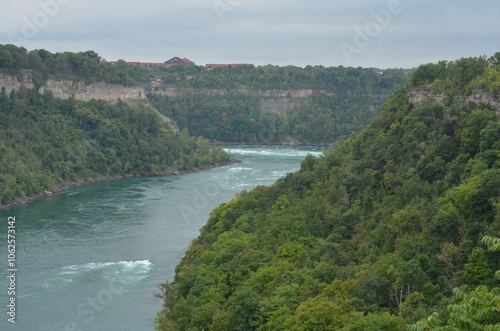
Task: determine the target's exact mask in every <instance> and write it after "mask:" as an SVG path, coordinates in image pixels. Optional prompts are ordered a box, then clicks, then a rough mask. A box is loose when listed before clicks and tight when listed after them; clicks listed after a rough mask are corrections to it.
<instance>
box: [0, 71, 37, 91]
mask: <svg viewBox="0 0 500 331" xmlns="http://www.w3.org/2000/svg"><path fill="white" fill-rule="evenodd" d="M23 85H24V87H26V88H33V87H34V85H33V82H32V81H31V79H29V80H28V79H23V80H22V81H19V79H17V77H14V76H9V75H3V74H0V90H1V89H2V87H5V91H6V92H7V93H10V92H11V91H12V90H16V91H17V90H19V89H20V88H21V87H22V86H23Z"/></svg>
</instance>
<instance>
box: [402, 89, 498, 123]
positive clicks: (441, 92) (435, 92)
mask: <svg viewBox="0 0 500 331" xmlns="http://www.w3.org/2000/svg"><path fill="white" fill-rule="evenodd" d="M407 94H408V99H409V101H410V103H412V104H413V105H415V106H418V105H420V104H422V103H424V102H427V101H432V102H436V103H438V104H440V105H444V100H445V95H446V90H445V89H435V88H430V87H422V86H416V87H409V88H408V92H407ZM460 99H461V100H462V101H464V102H473V103H475V104H478V105H485V106H489V107H490V108H491V109H493V110H494V111H495V112H496V114H497V115H498V116H500V99H498V98H494V97H492V96H491V95H490V93H489V92H488V91H487V90H482V89H479V90H476V91H475V92H474V93H472V94H471V95H469V96H461V97H460Z"/></svg>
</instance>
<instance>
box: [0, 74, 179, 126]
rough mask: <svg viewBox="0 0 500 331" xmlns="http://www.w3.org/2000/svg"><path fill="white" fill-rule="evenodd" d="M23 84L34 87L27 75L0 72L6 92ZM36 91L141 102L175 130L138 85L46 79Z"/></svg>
mask: <svg viewBox="0 0 500 331" xmlns="http://www.w3.org/2000/svg"><path fill="white" fill-rule="evenodd" d="M23 86H24V87H25V88H34V87H35V85H34V84H33V81H32V79H31V78H30V77H28V76H24V77H21V78H19V77H14V76H10V75H5V74H0V89H2V88H5V90H6V92H7V93H10V92H11V91H12V90H19V89H20V88H21V87H23ZM38 91H39V92H40V93H44V92H46V91H50V92H52V94H53V95H54V97H56V98H58V99H68V98H71V97H73V98H75V99H77V100H81V101H90V100H92V99H96V100H104V101H106V102H111V103H113V102H117V101H118V100H122V101H124V102H126V103H128V104H129V105H131V106H136V105H138V104H141V103H142V104H145V105H146V106H148V107H150V108H151V109H153V110H154V111H155V112H156V113H157V114H158V115H159V117H160V119H161V120H162V121H163V122H164V123H167V124H168V125H169V126H170V127H171V129H172V130H174V131H177V128H176V126H175V125H174V124H173V122H172V121H171V120H170V119H169V118H167V117H165V116H164V115H162V114H161V113H160V112H159V111H158V110H157V109H156V108H154V107H153V106H151V105H150V104H149V102H148V100H147V98H146V90H145V89H144V88H142V87H139V86H131V87H129V86H123V85H116V84H106V83H93V84H86V83H84V82H82V81H71V80H55V79H48V80H47V82H46V83H45V84H44V85H43V86H42V87H40V88H39V90H38Z"/></svg>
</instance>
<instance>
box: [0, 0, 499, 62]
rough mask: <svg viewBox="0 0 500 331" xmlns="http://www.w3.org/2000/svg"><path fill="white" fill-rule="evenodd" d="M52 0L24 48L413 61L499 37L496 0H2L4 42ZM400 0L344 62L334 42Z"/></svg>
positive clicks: (482, 46)
mask: <svg viewBox="0 0 500 331" xmlns="http://www.w3.org/2000/svg"><path fill="white" fill-rule="evenodd" d="M54 1H60V2H61V4H60V6H59V10H58V13H57V15H54V16H53V17H52V16H51V17H50V20H49V21H48V22H47V24H45V25H44V26H42V27H40V28H39V29H38V30H39V31H38V32H37V33H36V35H35V36H33V37H30V38H27V39H28V43H27V44H26V47H27V48H28V49H35V48H46V49H48V50H50V51H53V52H55V51H66V50H69V51H83V50H89V49H92V50H95V51H97V52H98V53H99V54H101V56H103V57H105V58H107V59H110V60H111V59H118V58H124V59H129V60H136V61H165V60H166V59H168V58H170V57H173V56H183V57H188V58H191V59H193V60H194V61H195V62H197V63H198V64H205V63H207V62H219V63H225V62H250V63H254V64H267V63H273V64H278V65H287V64H293V65H299V66H305V65H307V64H312V65H317V64H322V65H326V66H330V65H352V66H378V67H393V66H404V67H414V66H417V65H419V64H421V63H424V62H428V61H429V60H436V61H437V60H440V59H448V60H453V59H456V58H459V57H462V56H477V55H482V54H493V53H494V52H496V51H499V49H498V46H497V45H500V35H499V34H498V33H497V31H499V30H500V20H498V17H500V5H499V4H498V2H497V1H496V0H479V1H476V2H468V1H463V0H459V1H457V0H441V1H431V0H419V1H412V0H359V1H347V2H346V1H341V0H333V1H332V0H307V1H306V0H288V1H284V0H275V1H269V0H252V1H250V0H185V1H175V2H171V1H160V0H143V1H140V2H139V1H137V2H123V1H118V0H100V1H97V0H87V1H76V0H26V1H13V0H0V5H1V6H2V8H7V9H8V10H3V11H2V14H0V43H7V42H9V38H8V36H9V33H10V34H12V33H16V34H17V35H20V36H22V32H23V25H24V24H26V23H25V22H26V21H28V22H33V17H34V15H36V14H37V13H39V12H40V11H43V7H42V4H45V5H46V4H48V3H53V2H54ZM397 1H399V6H400V7H401V9H402V10H401V12H400V13H398V14H393V15H391V20H390V24H388V25H387V26H384V27H382V28H381V29H380V31H378V33H377V34H376V36H373V37H370V42H369V44H368V45H367V46H366V47H363V48H362V49H360V52H359V53H355V54H353V55H352V58H351V59H350V60H351V61H347V59H346V57H345V56H344V54H343V53H342V50H341V48H340V45H342V44H343V43H344V44H354V41H355V38H356V33H357V32H356V31H358V30H359V29H361V30H363V29H364V28H365V27H366V25H367V24H370V22H373V20H374V17H373V12H376V13H380V12H382V11H386V10H388V6H389V5H390V3H391V2H392V3H394V2H397ZM62 3H64V4H62ZM221 4H222V5H221ZM221 6H222V7H221ZM221 8H222V9H221ZM495 48H496V49H495Z"/></svg>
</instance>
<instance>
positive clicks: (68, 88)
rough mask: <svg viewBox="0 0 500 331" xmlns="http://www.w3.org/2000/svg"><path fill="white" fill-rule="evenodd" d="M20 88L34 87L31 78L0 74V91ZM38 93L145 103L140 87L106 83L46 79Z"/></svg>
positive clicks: (66, 97)
mask: <svg viewBox="0 0 500 331" xmlns="http://www.w3.org/2000/svg"><path fill="white" fill-rule="evenodd" d="M22 86H24V87H26V88H34V87H35V86H34V84H33V81H32V80H31V78H29V77H27V76H25V77H23V78H22V79H19V78H17V77H14V76H10V75H3V74H0V89H2V88H3V87H4V88H5V90H6V92H7V93H10V92H11V91H12V90H19V89H20V88H21V87H22ZM38 91H39V92H40V93H44V92H46V91H50V92H52V93H53V94H54V97H56V98H58V99H68V98H71V97H73V98H75V99H77V100H82V101H90V100H92V99H96V100H104V101H107V102H116V101H118V100H123V101H125V102H129V101H131V102H132V101H136V102H137V101H146V91H145V90H144V88H142V87H136V86H133V87H127V86H123V85H115V84H106V83H93V84H85V83H84V82H76V81H70V80H54V79H48V80H47V82H46V83H45V85H43V86H42V87H40V89H39V90H38Z"/></svg>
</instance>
